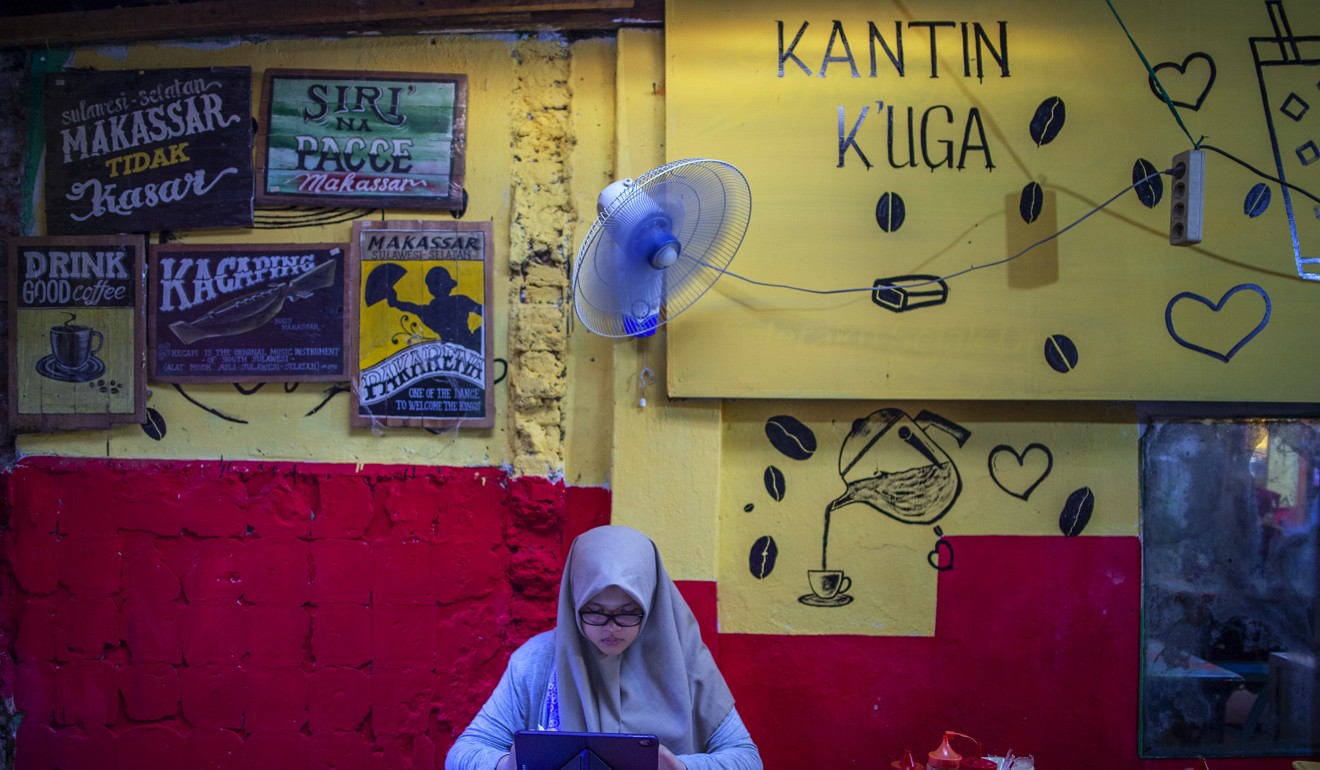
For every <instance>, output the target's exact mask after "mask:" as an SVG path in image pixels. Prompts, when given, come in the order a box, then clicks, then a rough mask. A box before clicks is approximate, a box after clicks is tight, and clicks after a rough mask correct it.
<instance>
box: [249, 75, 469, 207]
mask: <svg viewBox="0 0 1320 770" xmlns="http://www.w3.org/2000/svg"><path fill="white" fill-rule="evenodd" d="M261 104H262V107H261V109H262V113H263V114H264V115H265V122H264V130H263V131H262V132H261V134H260V136H259V137H258V149H257V164H258V168H259V173H258V178H259V179H260V181H259V183H258V190H257V200H258V202H260V203H270V204H294V205H299V204H301V205H313V204H315V205H323V206H343V207H351V206H365V207H371V208H381V207H394V208H412V209H451V210H452V209H459V208H462V207H463V158H464V153H465V151H466V140H465V137H466V124H467V76H466V75H436V74H420V73H411V72H374V73H373V72H334V71H317V70H267V71H266V87H265V91H264V92H263V93H262V96H261Z"/></svg>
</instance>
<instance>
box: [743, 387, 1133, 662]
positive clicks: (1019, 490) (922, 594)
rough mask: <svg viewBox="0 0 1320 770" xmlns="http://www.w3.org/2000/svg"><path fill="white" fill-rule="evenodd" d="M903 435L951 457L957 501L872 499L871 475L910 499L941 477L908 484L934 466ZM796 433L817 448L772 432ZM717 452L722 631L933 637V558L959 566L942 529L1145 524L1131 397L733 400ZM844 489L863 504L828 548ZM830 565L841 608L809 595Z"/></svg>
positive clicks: (1118, 531) (1026, 530) (1005, 531)
mask: <svg viewBox="0 0 1320 770" xmlns="http://www.w3.org/2000/svg"><path fill="white" fill-rule="evenodd" d="M886 410H888V411H886ZM925 412H929V413H932V414H933V415H935V416H936V417H938V418H942V419H943V420H946V421H948V422H949V423H951V424H952V425H953V426H955V427H957V428H959V429H961V430H962V431H965V434H963V441H962V443H961V444H959V442H958V441H957V439H956V438H955V437H954V435H953V434H952V433H950V432H949V431H948V430H945V429H944V428H941V427H939V426H938V425H936V424H935V423H934V421H931V420H926V419H919V418H921V416H922V415H923V413H925ZM877 413H880V414H878V415H877ZM891 417H893V418H895V421H894V422H893V423H892V428H891V429H890V430H889V431H888V432H887V433H885V434H883V435H878V436H875V437H874V440H872V436H871V434H869V433H858V434H857V435H858V436H859V437H861V440H858V439H856V438H853V439H850V438H849V436H850V434H852V433H853V431H854V429H855V427H856V426H855V425H854V422H855V421H858V420H860V421H863V422H865V421H866V420H867V419H868V418H871V419H872V420H873V421H874V420H881V419H884V420H888V419H890V418H891ZM785 418H789V419H785ZM794 421H796V423H797V425H793V422H794ZM784 426H789V427H788V430H787V431H785V430H784V429H783V427H784ZM904 430H910V431H913V432H914V433H918V434H919V435H918V437H917V438H919V439H921V440H922V441H923V442H924V443H923V445H924V446H926V447H927V448H928V449H929V450H930V451H932V452H934V453H935V455H936V458H937V459H939V460H940V461H942V462H943V463H947V464H949V465H951V466H952V468H953V473H952V474H950V475H949V476H948V477H947V480H946V481H945V482H943V483H944V484H945V485H946V486H947V489H948V492H949V494H948V495H947V497H948V498H949V499H948V500H947V501H946V500H944V498H940V497H934V496H932V497H931V499H932V500H933V501H934V503H933V504H931V505H922V506H915V505H914V506H910V507H909V508H906V509H905V508H902V507H901V506H900V505H898V504H894V505H886V504H885V503H883V502H881V503H878V504H877V505H875V506H873V505H870V504H868V503H867V502H865V500H866V499H867V498H866V497H865V495H864V492H865V490H866V489H867V485H868V484H870V488H871V489H879V490H880V491H882V492H885V493H887V494H888V497H889V498H890V499H900V500H901V498H902V496H904V495H908V496H910V497H913V498H920V497H921V496H922V492H923V491H925V490H926V489H928V488H930V487H934V486H937V485H936V484H932V483H927V482H926V481H925V480H924V479H916V480H904V479H903V478H902V474H903V472H905V471H908V470H909V469H912V468H922V467H925V466H927V465H930V464H931V463H930V462H929V461H928V460H927V459H924V458H923V457H922V456H921V454H919V453H918V452H916V451H913V448H912V447H911V446H910V445H909V444H908V443H907V442H905V441H904V439H903V434H902V432H903V431H904ZM789 434H791V435H792V436H793V437H794V438H795V439H797V441H796V442H795V443H794V446H803V447H807V448H810V449H811V451H810V452H805V451H803V452H800V453H798V454H796V455H788V454H785V453H784V452H783V451H782V450H781V449H779V448H778V447H777V444H776V443H775V442H774V441H772V437H774V438H780V437H787V436H788V435H789ZM808 438H809V439H810V441H806V440H805V439H808ZM811 442H814V446H813V445H812V443H811ZM932 445H933V448H931V447H932ZM722 451H723V454H724V458H725V459H724V462H723V464H722V475H721V479H720V514H719V519H720V533H721V550H720V565H719V566H720V570H719V576H720V627H721V629H723V630H725V631H730V632H739V633H765V634H783V633H846V634H863V635H874V636H911V635H925V636H929V635H932V634H933V633H934V632H935V598H936V597H935V583H936V578H937V576H938V574H939V573H938V571H937V570H936V569H935V567H936V566H937V565H938V566H942V567H950V568H953V569H957V564H958V562H957V552H956V550H954V549H953V546H952V544H951V543H949V542H947V541H946V542H945V543H944V544H940V541H941V540H942V539H944V537H942V536H958V535H1007V536H1020V535H1037V536H1040V535H1044V536H1057V537H1064V536H1065V535H1064V529H1063V527H1065V526H1066V527H1068V529H1069V531H1070V532H1073V533H1076V535H1074V536H1077V535H1084V536H1091V535H1109V536H1113V535H1127V536H1134V535H1136V534H1137V532H1138V529H1137V510H1138V500H1137V487H1136V481H1137V477H1136V468H1137V427H1136V414H1135V409H1134V408H1132V407H1127V406H1121V405H1106V404H1084V403H1070V404H1060V403H1048V402H1038V403H1034V404H1031V403H1022V402H997V403H996V402H970V401H959V402H934V401H923V402H889V401H886V402H881V403H877V402H855V401H738V402H729V403H728V405H727V406H726V408H725V410H724V429H723V444H722ZM882 474H886V475H887V478H881V475H882ZM872 480H873V481H872ZM850 482H851V484H852V486H851V487H850ZM850 489H851V490H852V491H853V492H854V494H853V496H852V497H847V498H845V496H846V495H847V494H848V493H849V491H850ZM841 498H843V499H848V500H851V501H852V502H849V503H848V504H846V505H843V506H841V507H837V508H834V509H833V510H832V511H831V513H830V526H829V538H828V553H827V554H826V553H824V549H825V545H826V543H825V512H826V509H827V508H828V507H829V506H830V504H831V502H833V501H835V500H839V499H841ZM869 499H872V500H874V499H876V498H869ZM1070 499H1071V500H1072V504H1073V505H1076V504H1078V503H1081V504H1085V505H1089V506H1090V513H1089V517H1086V518H1083V519H1077V518H1076V517H1073V516H1072V513H1073V511H1071V510H1069V508H1070ZM1084 501H1085V502H1084ZM767 538H768V539H769V540H772V541H773V545H768V543H767ZM767 548H769V549H770V551H771V553H770V554H768V555H767ZM826 556H828V558H827V559H826V558H825V557H826ZM826 567H828V568H829V569H830V570H837V571H842V572H844V573H846V576H847V577H848V578H849V579H850V580H851V587H850V588H849V589H848V590H847V591H845V592H844V593H845V594H846V595H847V596H848V597H849V598H848V600H847V603H846V604H844V603H842V602H836V603H833V604H832V603H830V602H820V601H816V602H815V603H814V604H813V603H811V602H813V601H814V600H813V599H812V598H811V597H812V595H813V592H812V590H811V587H810V585H809V582H808V578H809V576H808V572H809V571H811V570H822V569H824V568H826ZM804 597H805V598H806V601H805V602H804V601H802V600H801V599H802V598H804Z"/></svg>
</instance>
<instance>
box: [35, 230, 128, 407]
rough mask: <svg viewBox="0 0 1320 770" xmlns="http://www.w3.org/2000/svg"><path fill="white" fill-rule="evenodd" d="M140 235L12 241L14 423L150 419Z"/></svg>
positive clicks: (71, 236)
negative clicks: (147, 405)
mask: <svg viewBox="0 0 1320 770" xmlns="http://www.w3.org/2000/svg"><path fill="white" fill-rule="evenodd" d="M143 253H144V250H143V238H142V236H139V235H117V236H77V235H70V236H63V237H59V238H14V239H12V240H11V241H10V242H9V421H10V425H12V426H13V427H14V428H15V429H18V430H68V429H75V428H107V427H110V426H111V425H114V424H116V423H131V422H137V423H140V422H143V421H144V420H146V403H147V376H146V375H147V371H146V345H145V341H146V323H145V314H146V301H145V294H146V281H145V275H144V273H145V270H144V267H145V259H144V257H143Z"/></svg>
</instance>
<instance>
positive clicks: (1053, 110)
mask: <svg viewBox="0 0 1320 770" xmlns="http://www.w3.org/2000/svg"><path fill="white" fill-rule="evenodd" d="M1066 116H1067V111H1066V110H1065V109H1064V106H1063V100H1062V99H1060V98H1059V97H1057V96H1051V97H1050V98H1048V99H1046V100H1045V101H1043V102H1041V103H1040V106H1039V107H1037V108H1036V114H1035V115H1033V116H1032V117H1031V139H1032V141H1034V142H1035V143H1036V146H1037V147H1040V146H1041V145H1044V144H1049V143H1050V142H1052V141H1054V138H1055V137H1056V136H1058V135H1059V131H1061V130H1062V129H1063V121H1064V118H1065V117H1066Z"/></svg>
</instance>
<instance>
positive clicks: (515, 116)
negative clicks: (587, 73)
mask: <svg viewBox="0 0 1320 770" xmlns="http://www.w3.org/2000/svg"><path fill="white" fill-rule="evenodd" d="M512 57H513V59H514V61H515V62H516V63H517V66H516V67H515V73H516V78H517V86H516V87H515V88H514V95H515V98H514V102H513V105H512V107H511V109H512V116H511V117H512V119H511V125H512V127H513V128H512V130H513V135H512V136H511V137H510V142H511V145H510V146H511V149H512V151H513V157H514V163H513V167H512V170H511V179H510V185H509V186H510V190H511V193H512V199H511V209H512V211H511V216H510V223H509V243H510V253H509V267H510V286H509V298H510V299H509V306H510V320H511V323H510V325H509V360H510V362H511V363H510V369H511V371H510V377H509V409H510V416H509V419H510V422H511V424H512V427H513V455H514V463H513V465H514V471H515V472H516V473H519V474H530V473H535V474H541V473H549V474H550V475H555V476H562V473H563V467H564V436H563V424H564V405H563V400H564V396H565V394H566V392H567V378H566V369H565V366H564V360H565V357H566V355H567V328H568V315H567V312H566V309H565V306H564V298H565V297H566V296H567V295H568V290H569V276H568V256H569V253H570V251H571V247H572V243H571V241H572V235H571V233H572V231H573V227H574V226H575V225H576V224H577V212H576V210H575V208H574V205H573V200H572V197H571V195H570V192H571V191H570V187H569V181H570V176H571V174H570V172H569V169H568V155H569V154H570V153H571V152H572V149H573V145H574V139H573V136H572V129H571V125H572V122H571V120H570V114H569V112H570V107H571V106H572V101H573V94H572V90H571V88H570V87H569V74H570V69H571V64H572V61H571V59H572V48H571V47H570V46H569V45H568V43H567V41H566V40H565V39H564V38H563V37H561V36H558V35H544V36H538V37H527V38H524V39H522V40H521V41H519V43H518V44H517V45H516V46H514V49H513V51H512Z"/></svg>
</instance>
